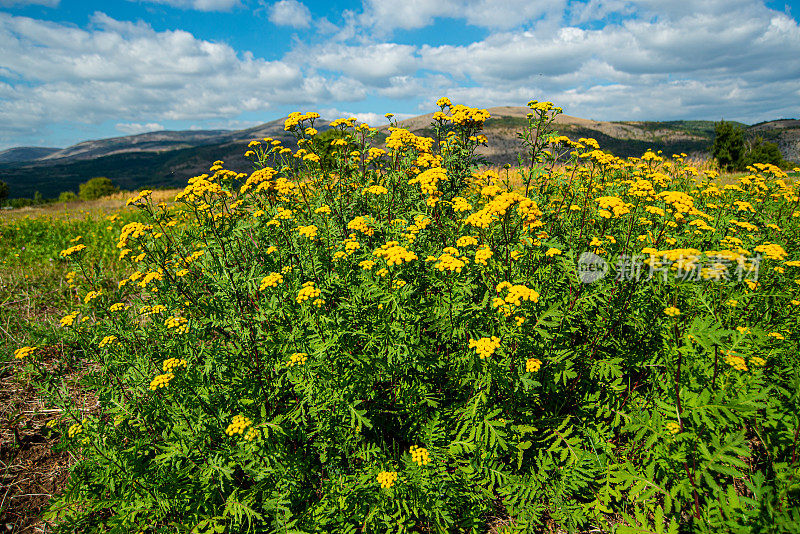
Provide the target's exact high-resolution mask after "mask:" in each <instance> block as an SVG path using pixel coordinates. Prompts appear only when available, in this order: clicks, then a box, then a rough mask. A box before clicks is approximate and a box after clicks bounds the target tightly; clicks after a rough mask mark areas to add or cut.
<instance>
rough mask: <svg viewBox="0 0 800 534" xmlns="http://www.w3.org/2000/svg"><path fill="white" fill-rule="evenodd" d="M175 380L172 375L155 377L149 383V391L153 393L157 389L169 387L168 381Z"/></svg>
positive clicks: (166, 374) (165, 374)
mask: <svg viewBox="0 0 800 534" xmlns="http://www.w3.org/2000/svg"><path fill="white" fill-rule="evenodd" d="M173 378H175V375H174V374H173V373H164V374H163V375H156V377H155V378H154V379H153V380H152V382H150V390H151V391H155V390H157V389H158V388H165V387H167V386H168V385H169V383H170V381H171V380H172V379H173Z"/></svg>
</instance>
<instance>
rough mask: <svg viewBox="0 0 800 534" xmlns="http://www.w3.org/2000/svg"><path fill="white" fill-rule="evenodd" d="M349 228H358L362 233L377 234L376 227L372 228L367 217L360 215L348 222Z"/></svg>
mask: <svg viewBox="0 0 800 534" xmlns="http://www.w3.org/2000/svg"><path fill="white" fill-rule="evenodd" d="M347 228H348V229H350V230H358V231H359V232H361V233H362V234H365V235H368V236H370V237H371V236H373V235H374V234H375V229H374V228H372V227H371V226H370V225H369V223H368V222H367V219H366V218H365V217H361V216H358V217H356V218H355V219H353V220H352V221H350V222H349V223H347Z"/></svg>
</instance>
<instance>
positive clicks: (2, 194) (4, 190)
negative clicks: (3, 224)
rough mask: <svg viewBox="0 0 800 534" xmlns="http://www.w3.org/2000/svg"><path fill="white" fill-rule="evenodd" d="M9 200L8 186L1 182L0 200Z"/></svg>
mask: <svg viewBox="0 0 800 534" xmlns="http://www.w3.org/2000/svg"><path fill="white" fill-rule="evenodd" d="M7 198H8V184H7V183H5V182H3V181H0V200H5V199H7Z"/></svg>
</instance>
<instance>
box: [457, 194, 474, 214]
mask: <svg viewBox="0 0 800 534" xmlns="http://www.w3.org/2000/svg"><path fill="white" fill-rule="evenodd" d="M453 209H454V210H455V211H457V212H461V211H470V210H471V209H472V204H470V203H469V202H467V199H466V198H464V197H453Z"/></svg>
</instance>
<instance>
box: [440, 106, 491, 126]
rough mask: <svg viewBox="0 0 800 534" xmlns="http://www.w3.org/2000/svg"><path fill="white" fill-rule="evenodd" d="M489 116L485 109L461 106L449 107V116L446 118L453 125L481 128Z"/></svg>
mask: <svg viewBox="0 0 800 534" xmlns="http://www.w3.org/2000/svg"><path fill="white" fill-rule="evenodd" d="M490 117H491V115H490V114H489V112H488V111H487V110H485V109H478V108H470V107H467V106H464V105H462V104H458V105H455V106H451V107H450V116H449V117H448V118H447V120H449V121H450V122H452V123H453V124H458V125H462V126H470V127H481V126H483V123H484V122H486V120H487V119H489V118H490Z"/></svg>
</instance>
